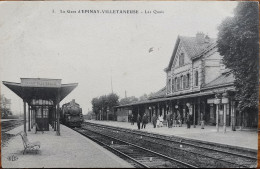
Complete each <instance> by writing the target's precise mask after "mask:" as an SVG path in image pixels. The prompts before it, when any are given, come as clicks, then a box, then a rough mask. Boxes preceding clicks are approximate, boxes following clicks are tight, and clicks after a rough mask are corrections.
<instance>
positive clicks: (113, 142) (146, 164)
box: [74, 128, 197, 168]
mask: <svg viewBox="0 0 260 169" xmlns="http://www.w3.org/2000/svg"><path fill="white" fill-rule="evenodd" d="M74 130H75V131H77V132H79V133H80V134H82V135H84V136H86V137H88V138H90V139H91V140H93V141H95V142H97V143H98V144H100V145H102V146H103V147H105V148H107V149H109V150H112V151H113V152H114V153H115V154H117V155H119V156H120V157H122V158H123V159H125V160H126V161H128V162H129V163H130V164H132V165H133V166H134V167H136V168H197V167H196V166H194V165H191V164H188V163H186V162H183V161H180V160H177V159H174V158H171V157H168V156H166V155H163V154H160V153H158V152H155V151H152V150H149V149H147V148H144V147H141V146H138V145H136V144H133V143H130V142H127V141H124V140H121V139H118V138H115V137H113V136H109V135H106V134H102V133H100V132H97V131H93V130H89V129H86V128H80V129H74Z"/></svg>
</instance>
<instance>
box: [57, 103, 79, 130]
mask: <svg viewBox="0 0 260 169" xmlns="http://www.w3.org/2000/svg"><path fill="white" fill-rule="evenodd" d="M60 114H61V123H62V124H64V125H66V126H68V127H81V124H82V123H83V121H84V120H83V115H82V109H81V108H80V106H79V104H78V103H76V102H75V99H73V100H72V101H70V102H69V103H65V104H63V105H62V108H61V113H60Z"/></svg>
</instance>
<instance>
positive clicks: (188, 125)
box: [186, 112, 191, 129]
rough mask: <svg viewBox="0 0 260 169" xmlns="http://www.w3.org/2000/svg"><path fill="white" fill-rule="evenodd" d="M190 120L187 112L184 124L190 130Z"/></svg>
mask: <svg viewBox="0 0 260 169" xmlns="http://www.w3.org/2000/svg"><path fill="white" fill-rule="evenodd" d="M190 118H191V117H190V113H189V112H188V113H187V117H186V120H187V121H186V123H187V129H190Z"/></svg>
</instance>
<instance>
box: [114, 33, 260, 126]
mask: <svg viewBox="0 0 260 169" xmlns="http://www.w3.org/2000/svg"><path fill="white" fill-rule="evenodd" d="M216 45H217V44H216V39H213V38H210V37H208V36H207V35H204V34H203V33H197V34H196V36H195V37H185V36H178V38H177V40H176V43H175V46H174V49H173V53H172V56H171V58H170V61H169V63H168V66H167V67H166V68H165V69H164V71H165V73H166V79H165V80H166V85H165V87H163V88H162V89H161V90H159V91H158V92H156V93H154V94H153V95H152V96H150V97H149V98H148V100H145V101H142V102H136V103H132V104H127V105H120V106H117V107H116V113H117V116H118V120H120V119H125V120H124V121H128V120H127V118H128V116H129V115H130V114H133V115H134V118H136V117H137V114H138V113H139V114H140V115H141V116H142V115H143V114H144V112H146V114H147V115H148V116H149V120H150V121H151V117H152V116H153V114H156V115H157V116H158V115H163V116H164V120H166V115H167V114H168V113H169V112H173V113H174V112H177V110H178V111H179V112H180V114H181V117H182V119H183V122H185V118H186V116H187V113H189V114H190V115H191V117H192V123H193V125H194V127H195V126H196V125H199V124H200V121H201V120H202V117H203V119H204V120H205V122H206V124H207V125H216V126H217V129H218V128H219V126H223V129H224V131H226V126H231V128H232V130H236V128H242V127H257V119H258V116H257V115H258V112H253V113H252V112H247V113H243V114H242V113H241V112H240V111H238V109H237V107H238V103H239V100H235V99H234V95H235V92H236V89H235V86H234V80H235V78H234V76H233V74H232V72H231V71H230V70H229V69H227V68H226V67H225V65H224V64H223V61H222V58H223V56H221V55H220V54H219V52H218V51H217V46H216Z"/></svg>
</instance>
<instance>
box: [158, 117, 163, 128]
mask: <svg viewBox="0 0 260 169" xmlns="http://www.w3.org/2000/svg"><path fill="white" fill-rule="evenodd" d="M159 126H160V127H162V126H163V115H160V116H159Z"/></svg>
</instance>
